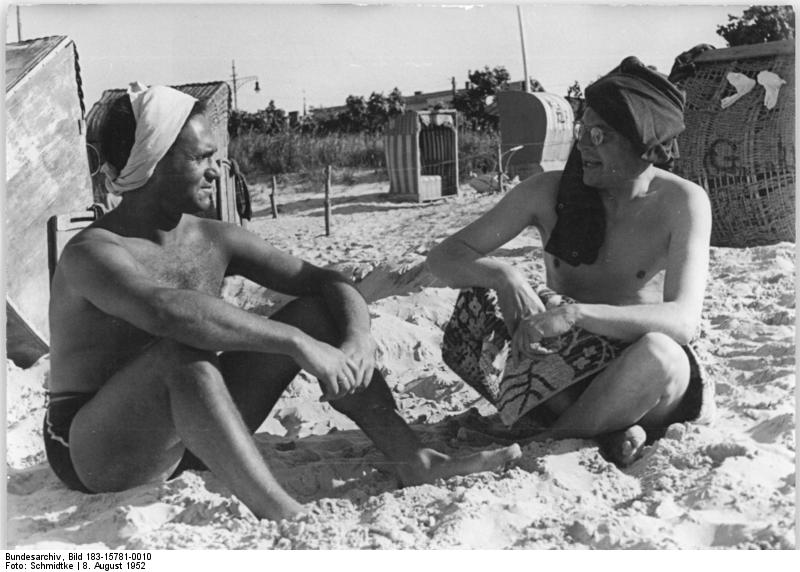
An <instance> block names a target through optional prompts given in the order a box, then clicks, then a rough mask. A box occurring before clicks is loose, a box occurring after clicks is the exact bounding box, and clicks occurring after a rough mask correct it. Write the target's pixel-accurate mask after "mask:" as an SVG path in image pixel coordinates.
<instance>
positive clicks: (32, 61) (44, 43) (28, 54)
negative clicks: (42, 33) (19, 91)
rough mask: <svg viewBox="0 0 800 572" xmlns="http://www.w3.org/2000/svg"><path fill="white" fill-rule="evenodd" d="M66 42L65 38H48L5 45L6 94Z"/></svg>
mask: <svg viewBox="0 0 800 572" xmlns="http://www.w3.org/2000/svg"><path fill="white" fill-rule="evenodd" d="M67 41H68V38H67V37H66V36H48V37H46V38H36V39H34V40H25V41H24V42H14V43H11V44H6V93H8V92H9V91H10V90H11V89H12V88H13V87H14V86H15V85H17V84H18V83H19V82H20V81H21V80H22V79H23V78H24V77H25V76H26V75H28V74H29V73H30V72H31V71H32V70H33V69H34V68H36V66H37V65H39V64H40V63H41V62H42V61H43V60H44V59H45V58H46V57H47V56H48V54H50V53H51V52H52V51H53V50H55V49H56V48H57V47H58V46H60V45H62V44H65V43H66V42H67Z"/></svg>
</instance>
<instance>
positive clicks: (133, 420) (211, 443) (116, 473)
mask: <svg viewBox="0 0 800 572" xmlns="http://www.w3.org/2000/svg"><path fill="white" fill-rule="evenodd" d="M184 446H185V447H189V448H190V449H191V450H192V451H193V452H194V454H196V455H197V456H198V457H199V458H200V459H201V460H202V461H203V462H204V463H205V464H206V465H207V466H208V467H209V468H210V470H211V471H213V472H214V473H215V474H216V475H217V476H218V477H219V478H220V479H221V480H222V482H224V483H225V484H226V485H227V486H228V487H229V488H230V489H231V490H232V491H233V493H234V494H235V495H236V496H237V497H239V498H240V499H241V500H242V501H243V502H244V503H245V504H246V505H247V506H248V507H249V508H250V509H251V510H252V511H253V513H254V514H255V515H256V516H258V517H260V518H283V517H288V516H291V515H292V514H295V513H297V512H298V511H299V510H300V508H301V506H300V505H299V504H298V503H297V502H296V501H294V500H293V499H292V498H291V497H289V495H288V494H287V493H286V492H285V491H284V490H283V489H282V488H281V487H280V485H279V484H278V483H277V481H275V479H274V478H273V476H272V474H271V473H270V471H269V469H268V468H267V465H266V463H265V462H264V460H263V459H262V457H261V455H260V454H259V452H258V450H257V449H256V446H255V443H254V442H253V439H252V437H251V436H250V432H249V431H248V429H247V427H246V425H245V424H244V422H243V421H242V418H241V415H240V414H239V412H238V410H237V408H236V405H235V404H234V402H233V400H232V399H231V396H230V394H229V392H228V390H227V388H226V387H225V385H224V382H223V379H222V375H221V373H220V371H219V367H218V363H217V360H216V356H215V355H214V354H213V353H212V352H204V351H200V350H196V349H193V348H189V347H187V346H184V345H182V344H179V343H177V342H174V341H171V340H160V341H158V342H156V343H155V344H153V345H152V346H150V347H149V348H148V349H147V350H146V351H144V352H143V353H142V354H141V355H139V356H138V357H137V358H136V359H134V360H133V361H132V362H131V363H129V364H127V365H126V366H125V367H124V368H123V369H122V370H120V371H118V372H116V373H115V374H114V375H113V376H112V377H111V379H109V381H108V382H107V383H106V384H105V385H104V386H103V387H102V388H101V389H100V391H99V392H98V393H97V395H95V397H93V398H92V400H91V401H90V402H89V403H87V404H86V405H85V406H84V407H83V408H82V409H81V410H80V411H79V412H78V414H77V415H76V417H75V419H74V421H73V424H72V428H71V430H70V451H71V456H72V459H73V462H74V463H75V469H76V471H77V473H78V476H79V477H80V479H81V480H82V481H83V482H84V484H85V485H86V486H87V487H89V489H91V490H93V491H97V492H106V491H118V490H125V489H128V488H131V487H134V486H137V485H141V484H145V483H148V482H152V481H157V480H160V479H163V478H165V477H166V476H167V475H169V474H170V473H171V472H172V470H173V469H174V468H175V466H176V465H177V463H178V461H179V460H180V458H181V456H182V454H183V452H184Z"/></svg>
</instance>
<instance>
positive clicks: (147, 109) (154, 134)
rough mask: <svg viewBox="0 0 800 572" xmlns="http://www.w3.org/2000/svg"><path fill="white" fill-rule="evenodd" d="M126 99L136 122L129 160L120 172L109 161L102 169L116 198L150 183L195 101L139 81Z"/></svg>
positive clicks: (160, 86) (132, 85) (179, 93)
mask: <svg viewBox="0 0 800 572" xmlns="http://www.w3.org/2000/svg"><path fill="white" fill-rule="evenodd" d="M128 97H130V99H131V107H132V108H133V116H134V118H135V119H136V134H135V137H134V141H133V148H132V149H131V154H130V157H129V158H128V162H127V163H126V164H125V167H124V168H123V169H122V172H121V173H120V172H117V169H116V168H115V167H114V166H113V165H111V164H110V163H108V162H106V163H104V164H103V166H102V167H101V171H102V172H103V173H104V174H105V175H106V188H107V189H108V191H109V192H110V193H113V194H115V195H121V194H122V193H125V192H127V191H132V190H134V189H138V188H140V187H142V186H143V185H144V184H145V183H147V181H149V180H150V177H152V176H153V171H154V170H155V168H156V165H157V164H158V162H159V161H160V160H161V159H162V158H163V157H164V155H166V154H167V151H169V149H170V147H172V144H173V143H175V140H176V139H177V138H178V134H180V132H181V129H182V128H183V125H184V124H185V123H186V120H187V119H188V118H189V114H190V113H191V111H192V108H193V107H194V104H195V103H196V102H197V99H195V98H194V97H192V96H191V95H188V94H185V93H183V92H181V91H178V90H177V89H173V88H171V87H166V86H163V85H154V86H152V87H149V88H148V87H147V86H146V85H143V84H141V83H139V82H134V83H131V84H130V88H129V89H128Z"/></svg>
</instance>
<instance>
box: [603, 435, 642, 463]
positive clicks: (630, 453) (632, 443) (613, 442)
mask: <svg viewBox="0 0 800 572" xmlns="http://www.w3.org/2000/svg"><path fill="white" fill-rule="evenodd" d="M646 440H647V433H645V430H644V429H642V427H641V426H640V425H632V426H630V427H628V428H627V429H623V430H622V431H614V432H613V433H608V434H606V435H602V436H600V437H597V442H598V443H599V444H600V454H601V455H603V457H605V458H606V459H608V460H609V461H611V462H612V463H614V464H615V465H617V466H618V467H623V468H624V467H628V466H630V465H631V464H632V463H633V462H634V461H636V459H638V458H639V457H640V456H641V454H642V448H643V447H644V444H645V441H646Z"/></svg>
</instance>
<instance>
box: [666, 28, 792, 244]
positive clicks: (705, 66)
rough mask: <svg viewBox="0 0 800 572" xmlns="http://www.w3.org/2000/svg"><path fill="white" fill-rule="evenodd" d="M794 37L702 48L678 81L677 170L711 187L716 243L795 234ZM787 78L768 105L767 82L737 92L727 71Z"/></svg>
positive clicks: (768, 241)
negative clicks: (681, 114)
mask: <svg viewBox="0 0 800 572" xmlns="http://www.w3.org/2000/svg"><path fill="white" fill-rule="evenodd" d="M794 67H795V64H794V41H793V40H790V41H782V42H770V43H764V44H757V45H752V46H738V47H734V48H726V49H717V50H707V51H703V52H702V53H700V54H699V55H698V56H697V57H696V58H695V59H694V60H693V62H692V65H691V68H692V69H691V71H692V73H690V74H681V75H683V76H684V77H681V78H680V79H678V80H677V82H678V84H679V85H680V86H681V87H682V88H683V89H684V90H686V95H687V105H686V113H685V123H686V131H684V132H683V133H682V134H681V135H680V137H679V138H678V145H679V149H680V158H679V159H677V160H676V162H675V172H676V173H677V174H679V175H681V176H683V177H685V178H687V179H689V180H692V181H695V182H696V183H698V184H700V185H701V186H702V187H703V188H705V189H706V191H707V192H708V194H709V198H710V200H711V207H712V214H713V228H712V235H711V243H712V245H714V246H732V247H749V246H757V245H766V244H774V243H777V242H781V241H792V242H793V241H794V240H795V147H794V129H795V108H794V106H795V97H794ZM765 71H766V72H770V73H771V74H776V75H777V76H778V77H779V78H780V79H782V80H784V81H785V83H784V84H782V85H781V87H780V90H779V92H778V94H777V100H776V101H775V102H774V106H772V107H771V108H770V107H769V106H768V105H767V104H766V101H765V97H766V89H765V87H763V85H761V84H758V85H755V87H754V88H753V89H751V90H750V91H749V92H747V93H746V94H745V95H742V96H741V97H739V98H737V99H735V101H734V102H733V103H732V104H730V105H729V106H727V107H724V108H723V105H722V102H723V100H724V99H726V98H729V97H731V96H735V95H737V90H736V88H735V87H734V85H733V84H732V83H731V82H730V81H729V79H728V74H729V73H731V72H734V73H737V74H743V75H744V76H746V77H747V78H750V79H752V80H755V79H756V78H757V77H758V75H759V74H760V73H761V72H765Z"/></svg>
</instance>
